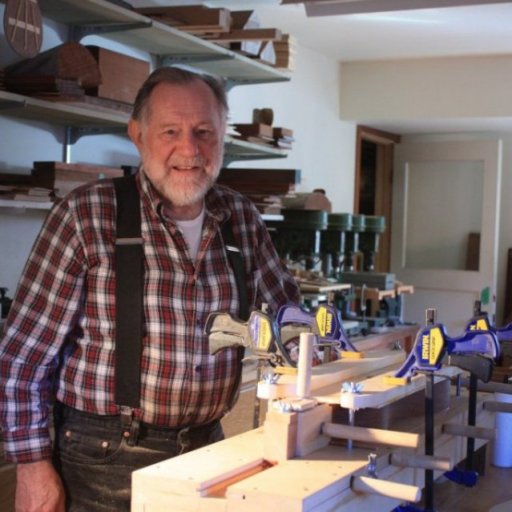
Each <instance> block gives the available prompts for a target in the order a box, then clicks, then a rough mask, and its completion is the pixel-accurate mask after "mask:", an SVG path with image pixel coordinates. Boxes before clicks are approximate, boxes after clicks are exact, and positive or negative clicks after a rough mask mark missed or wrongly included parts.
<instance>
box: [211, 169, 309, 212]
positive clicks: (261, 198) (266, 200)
mask: <svg viewBox="0 0 512 512" xmlns="http://www.w3.org/2000/svg"><path fill="white" fill-rule="evenodd" d="M299 182H300V170H299V169H238V168H229V169H228V168H224V169H222V170H221V172H220V175H219V178H218V183H220V184H221V185H226V186H228V187H230V188H232V189H234V190H236V191H238V192H240V193H241V194H244V195H245V196H247V197H248V198H249V199H250V200H251V201H252V202H253V203H254V205H255V206H256V208H258V210H259V212H260V213H265V214H279V213H281V209H282V198H283V196H285V195H287V194H289V193H290V192H293V190H294V189H295V185H296V184H297V183H299Z"/></svg>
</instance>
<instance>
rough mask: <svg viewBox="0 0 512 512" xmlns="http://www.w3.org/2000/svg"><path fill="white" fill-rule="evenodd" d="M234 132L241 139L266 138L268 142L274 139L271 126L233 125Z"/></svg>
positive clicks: (256, 124) (260, 124)
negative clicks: (250, 137) (241, 137)
mask: <svg viewBox="0 0 512 512" xmlns="http://www.w3.org/2000/svg"><path fill="white" fill-rule="evenodd" d="M233 126H234V127H235V129H236V131H237V132H239V133H240V135H242V136H243V137H249V136H254V137H268V138H269V140H273V139H274V135H273V132H272V126H271V125H268V124H263V123H234V124H233Z"/></svg>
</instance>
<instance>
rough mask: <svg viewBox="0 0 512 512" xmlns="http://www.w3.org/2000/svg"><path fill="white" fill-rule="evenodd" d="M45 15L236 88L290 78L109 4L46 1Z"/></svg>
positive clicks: (83, 32)
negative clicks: (213, 76)
mask: <svg viewBox="0 0 512 512" xmlns="http://www.w3.org/2000/svg"><path fill="white" fill-rule="evenodd" d="M41 12H42V14H43V16H44V17H46V18H50V19H52V20H54V21H57V22H59V23H65V24H67V25H69V26H70V27H72V29H73V32H74V38H75V39H77V40H78V39H80V38H81V37H83V36H84V35H87V33H92V34H98V35H102V36H104V37H107V38H108V39H111V40H113V41H117V42H120V43H123V44H127V45H130V46H134V47H137V48H139V49H140V50H144V51H147V52H149V53H151V54H153V55H156V56H157V57H158V59H159V60H160V63H161V64H171V63H184V64H188V65H191V66H194V67H195V68H198V69H201V70H203V71H205V72H207V73H213V74H215V75H218V76H222V77H223V78H224V79H226V80H227V81H228V82H232V83H233V84H256V83H266V82H282V81H288V80H290V76H289V74H288V73H286V72H284V71H281V70H278V69H275V68H273V67H272V66H270V65H266V64H262V63H260V62H256V61H255V60H253V59H250V58H248V57H245V56H243V55H240V54H237V53H236V52H232V51H230V50H227V49H226V48H223V47H221V46H219V45H217V44H215V43H211V42H209V41H205V40H203V39H201V38H199V37H196V36H193V35H190V34H188V33H186V32H184V31H181V30H178V29H176V28H173V27H170V26H168V25H165V24H163V23H160V22H158V21H156V20H152V19H151V18H148V17H147V16H143V15H141V14H138V13H136V12H133V11H130V10H128V9H125V8H123V7H120V6H118V5H115V4H113V3H111V2H108V1H106V0H45V1H44V2H41Z"/></svg>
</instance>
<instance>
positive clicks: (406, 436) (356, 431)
mask: <svg viewBox="0 0 512 512" xmlns="http://www.w3.org/2000/svg"><path fill="white" fill-rule="evenodd" d="M322 433H323V434H324V435H326V436H329V437H335V438H339V439H352V440H354V441H364V442H367V443H375V444H384V445H391V446H402V447H404V448H417V447H418V443H419V437H420V436H419V434H412V433H410V432H396V431H393V430H381V429H377V428H363V427H352V426H350V425H340V424H337V423H324V424H323V425H322Z"/></svg>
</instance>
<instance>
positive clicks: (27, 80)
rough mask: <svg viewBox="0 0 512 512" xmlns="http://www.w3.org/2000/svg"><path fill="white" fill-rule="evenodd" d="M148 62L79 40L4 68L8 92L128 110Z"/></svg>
mask: <svg viewBox="0 0 512 512" xmlns="http://www.w3.org/2000/svg"><path fill="white" fill-rule="evenodd" d="M149 72H150V67H149V63H148V62H145V61H142V60H140V59H135V58H133V57H129V56H127V55H123V54H121V53H118V52H113V51H111V50H106V49H104V48H100V47H97V46H83V45H81V44H80V43H75V42H70V43H64V44H61V45H59V46H56V47H54V48H51V49H49V50H47V51H45V52H43V53H40V54H39V55H37V56H36V57H33V58H31V59H26V60H23V61H21V62H18V63H16V64H13V65H12V66H8V67H7V68H6V69H5V84H6V88H7V90H9V91H12V92H16V93H19V94H24V95H27V96H35V97H41V98H43V99H46V100H52V101H68V102H69V101H73V102H85V103H87V104H90V105H95V106H99V107H106V108H113V109H116V110H124V111H126V112H130V111H131V105H132V104H133V102H134V100H135V96H136V93H137V91H138V89H139V87H140V86H141V85H142V82H143V81H144V80H145V79H146V78H147V76H148V75H149Z"/></svg>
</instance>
